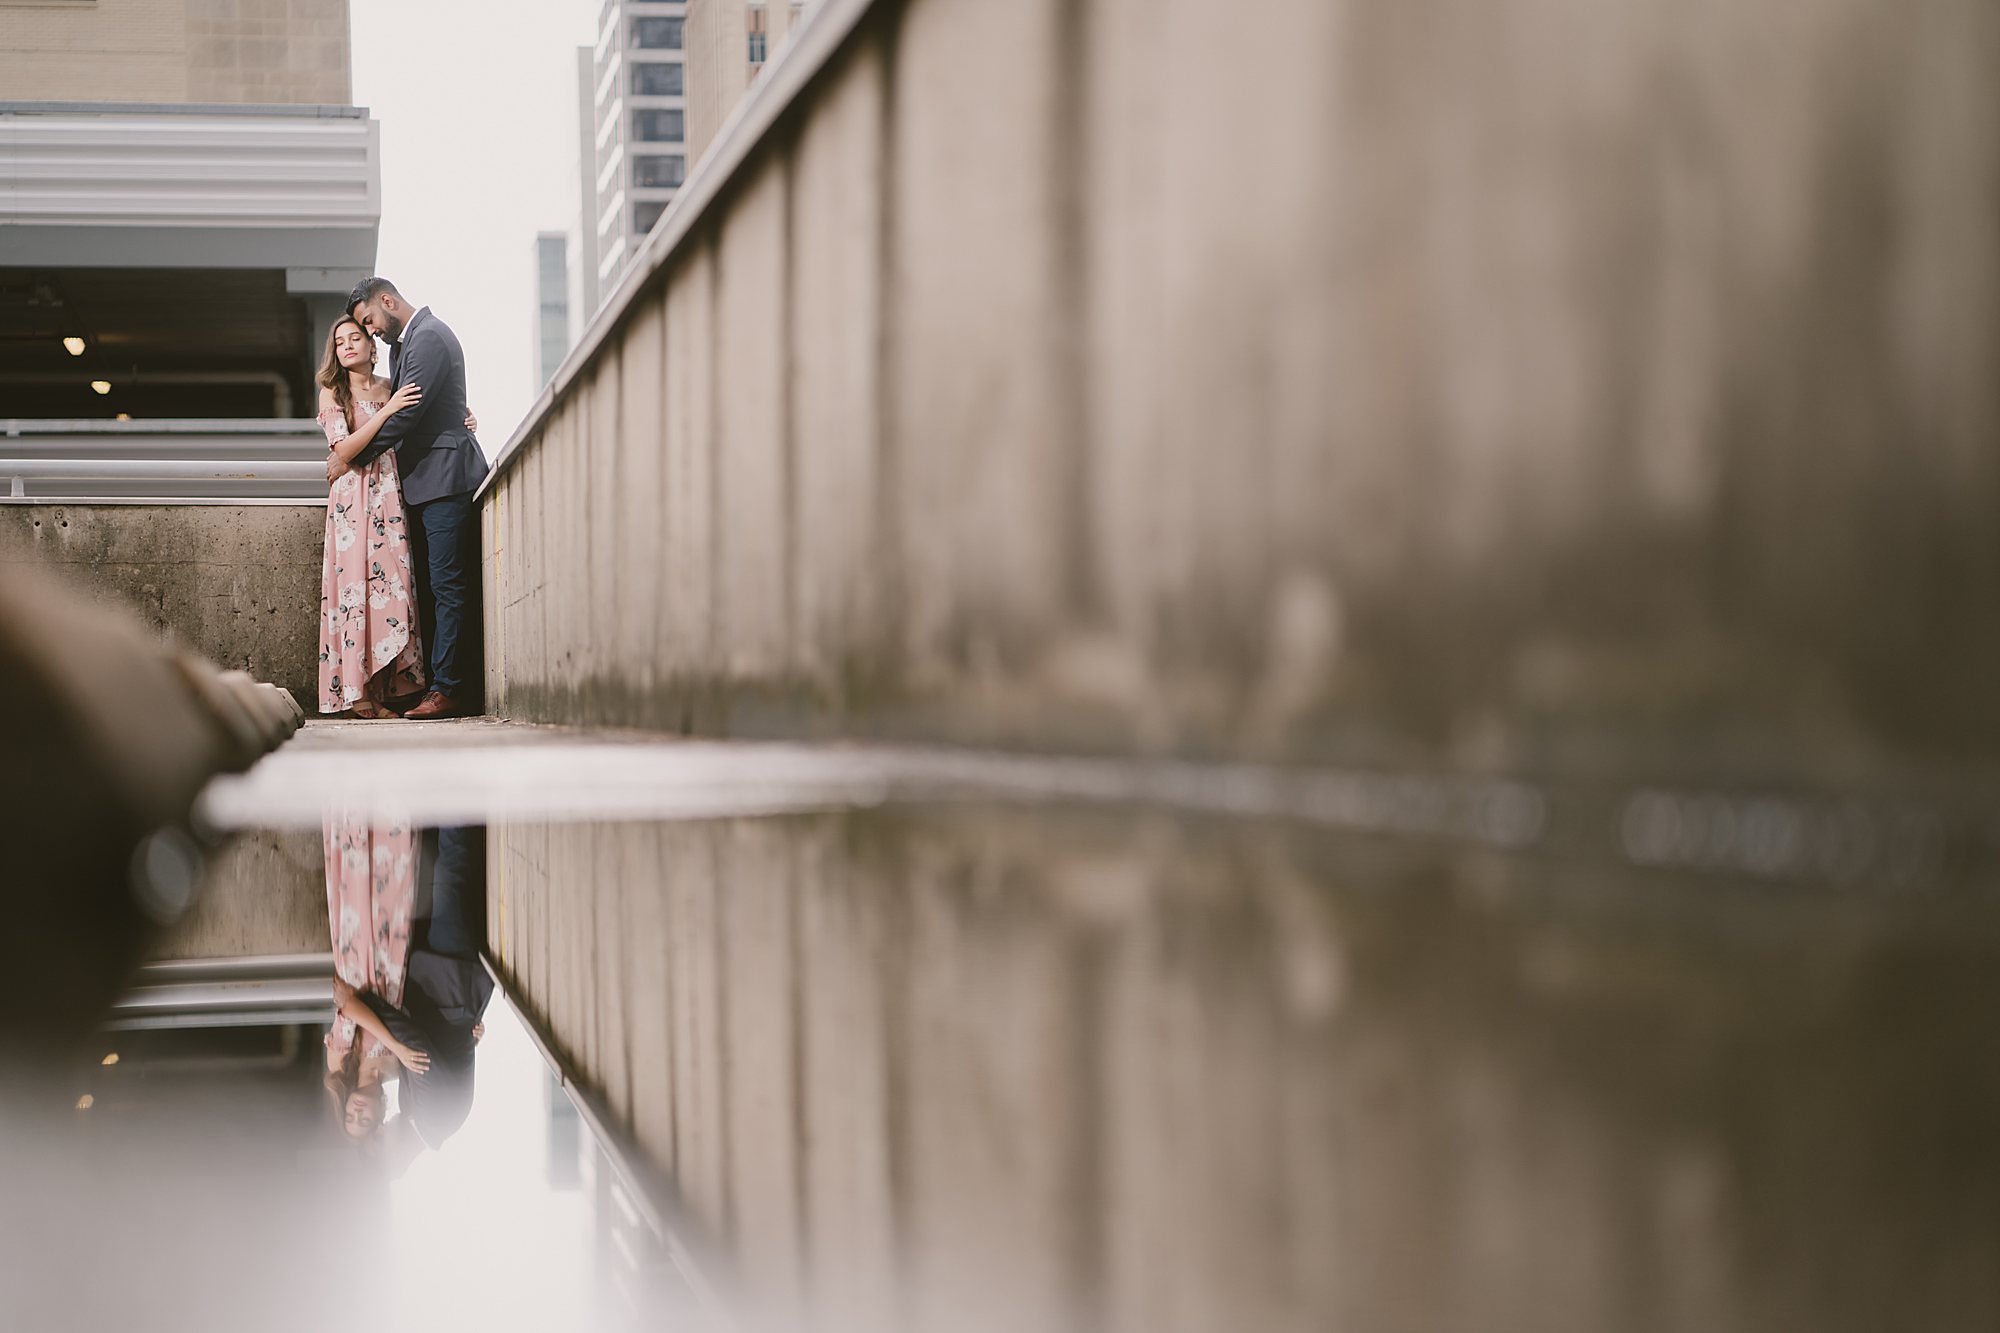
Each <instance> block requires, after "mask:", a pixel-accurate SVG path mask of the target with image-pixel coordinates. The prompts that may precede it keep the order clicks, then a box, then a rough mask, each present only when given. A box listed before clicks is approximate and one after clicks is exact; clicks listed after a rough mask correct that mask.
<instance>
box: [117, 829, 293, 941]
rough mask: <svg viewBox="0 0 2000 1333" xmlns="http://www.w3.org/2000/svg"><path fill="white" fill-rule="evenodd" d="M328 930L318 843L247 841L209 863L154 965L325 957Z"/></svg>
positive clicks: (249, 837)
mask: <svg viewBox="0 0 2000 1333" xmlns="http://www.w3.org/2000/svg"><path fill="white" fill-rule="evenodd" d="M329 929H330V928H329V926H328V923H327V914H326V855H325V851H324V849H323V847H322V845H321V840H320V835H319V834H318V833H313V832H304V833H301V832H291V833H246V834H241V835H239V836H237V837H235V838H232V839H231V840H230V841H229V843H228V845H227V846H225V847H224V848H223V849H222V851H221V852H219V853H217V854H216V856H215V858H214V859H213V860H212V861H210V863H209V868H208V879H207V881H206V882H205V883H204V885H203V886H202V891H201V895H200V896H199V897H198V898H196V899H195V905H194V907H193V908H192V909H191V910H190V911H189V912H188V914H187V916H185V917H183V918H182V919H181V921H180V922H179V923H178V924H177V925H176V926H175V927H174V929H173V930H172V931H170V932H168V934H167V937H166V938H165V939H164V940H162V941H161V942H160V945H159V946H158V947H157V948H155V949H154V951H153V957H154V958H156V959H168V958H239V957H244V956H247V955H255V954H299V953H325V952H327V950H328V949H330V948H331V947H332V945H331V944H330V942H329V935H328V932H329Z"/></svg>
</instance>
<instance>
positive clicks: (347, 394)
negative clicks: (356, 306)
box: [319, 315, 372, 430]
mask: <svg viewBox="0 0 2000 1333" xmlns="http://www.w3.org/2000/svg"><path fill="white" fill-rule="evenodd" d="M343 324H353V325H354V327H355V328H357V329H361V334H362V336H363V337H367V335H368V330H366V329H362V328H361V325H360V324H358V323H355V320H354V316H352V315H342V316H341V317H340V318H339V319H336V320H335V321H333V327H332V328H330V329H328V330H327V331H326V353H325V355H323V356H321V357H320V359H319V382H320V383H321V384H323V385H325V386H326V387H327V388H329V389H331V390H333V401H334V402H336V403H339V404H340V415H341V416H343V417H345V418H347V428H348V429H349V430H353V429H354V390H353V388H352V386H350V385H349V383H348V379H347V367H346V366H343V365H341V364H340V354H339V352H338V351H336V350H335V349H334V345H333V340H334V339H336V338H338V337H339V336H340V326H341V325H343ZM371 368H372V367H371Z"/></svg>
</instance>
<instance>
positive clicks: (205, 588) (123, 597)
mask: <svg viewBox="0 0 2000 1333" xmlns="http://www.w3.org/2000/svg"><path fill="white" fill-rule="evenodd" d="M325 528H326V507H325V506H324V505H6V506H0V566H4V565H6V564H8V563H10V562H15V561H21V562H26V563H30V564H38V565H42V566H45V567H48V568H51V569H54V570H56V571H57V572H59V573H61V574H64V575H66V576H67V577H69V578H71V579H72V580H73V581H75V582H76V583H78V584H79V585H80V586H82V587H85V588H88V589H90V590H91V591H93V592H96V593H98V594H101V595H103V596H106V597H108V598H111V599H112V600H115V601H118V602H121V603H123V604H125V605H127V606H129V607H131V608H133V609H134V610H136V611H138V612H139V614H140V615H141V616H142V617H143V618H144V619H145V620H146V622H147V623H148V624H150V625H152V626H153V627H154V628H155V629H157V630H160V631H162V632H164V633H167V634H170V635H172V636H173V637H174V638H176V639H178V640H179V641H180V642H182V643H183V644H185V645H187V646H188V647H190V648H193V649H194V650H195V651H196V652H198V653H201V654H202V655H203V656H205V657H208V658H211V659H212V660H214V661H215V662H217V663H219V664H220V665H222V666H223V667H226V668H240V669H242V670H245V671H248V672H249V673H250V674H251V675H252V676H255V677H256V678H257V679H259V680H267V681H270V682H271V683H273V684H275V685H281V686H283V687H285V688H286V689H288V690H291V691H292V693H293V695H294V697H296V698H297V699H298V701H299V704H300V706H301V707H303V708H305V709H306V710H307V711H308V712H309V713H310V712H311V711H312V709H313V703H314V700H315V698H316V697H317V693H318V685H319V587H320V564H321V556H322V554H323V553H322V549H321V548H322V545H323V542H324V534H325Z"/></svg>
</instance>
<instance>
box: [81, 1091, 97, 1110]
mask: <svg viewBox="0 0 2000 1333" xmlns="http://www.w3.org/2000/svg"><path fill="white" fill-rule="evenodd" d="M95 1105H97V1098H95V1097H93V1096H91V1095H90V1094H89V1093H87V1092H86V1093H84V1094H83V1096H81V1097H79V1098H77V1099H76V1109H77V1110H79V1111H88V1110H89V1109H90V1108H91V1107H93V1106H95Z"/></svg>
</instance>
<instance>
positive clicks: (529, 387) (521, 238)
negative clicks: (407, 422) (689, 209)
mask: <svg viewBox="0 0 2000 1333" xmlns="http://www.w3.org/2000/svg"><path fill="white" fill-rule="evenodd" d="M598 8H599V0H350V5H349V12H350V14H351V16H352V21H353V25H354V60H353V68H354V101H355V103H356V105H359V106H365V107H367V108H368V109H369V110H370V111H371V112H372V113H373V114H374V117H375V119H376V120H377V121H379V122H380V123H381V126H382V241H381V247H380V249H379V250H377V252H376V261H375V271H376V272H378V273H380V274H382V275H383V276H384V277H386V278H388V279H389V280H390V281H391V282H393V283H395V284H396V285H397V287H398V288H399V289H400V290H401V291H402V292H403V293H404V295H406V296H408V297H410V298H411V299H412V300H414V301H416V302H417V303H418V304H420V305H428V306H430V307H431V309H432V311H433V312H434V313H435V314H436V315H437V316H438V317H439V318H440V319H442V320H444V322H445V323H447V324H449V325H451V327H452V329H453V331H454V332H456V333H457V334H458V337H459V341H460V342H462V343H463V344H464V345H465V363H466V376H467V379H468V380H469V386H468V387H469V390H470V401H471V405H472V410H473V412H474V413H475V414H477V416H478V417H479V442H480V444H482V445H483V446H485V448H486V451H487V453H489V454H492V453H496V452H498V451H499V449H500V446H502V445H504V444H505V443H506V442H507V440H508V437H509V436H511V435H512V434H513V433H514V427H515V426H516V425H517V424H519V422H520V420H521V417H522V416H523V415H524V414H525V413H526V412H527V410H528V405H529V404H530V403H531V402H533V401H534V398H535V395H536V394H537V393H538V392H540V386H539V385H538V384H537V383H536V382H535V345H534V344H535V277H534V244H535V233H536V232H539V231H566V230H568V229H569V227H570V225H571V223H572V221H573V220H574V218H575V214H576V198H577V190H578V182H577V174H576V173H577V161H576V157H577V149H576V140H577V112H576V103H577V92H576V48H577V47H579V46H583V45H587V44H588V43H589V42H590V41H591V39H592V36H593V33H592V28H593V26H594V24H595V22H596V17H597V11H598Z"/></svg>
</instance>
